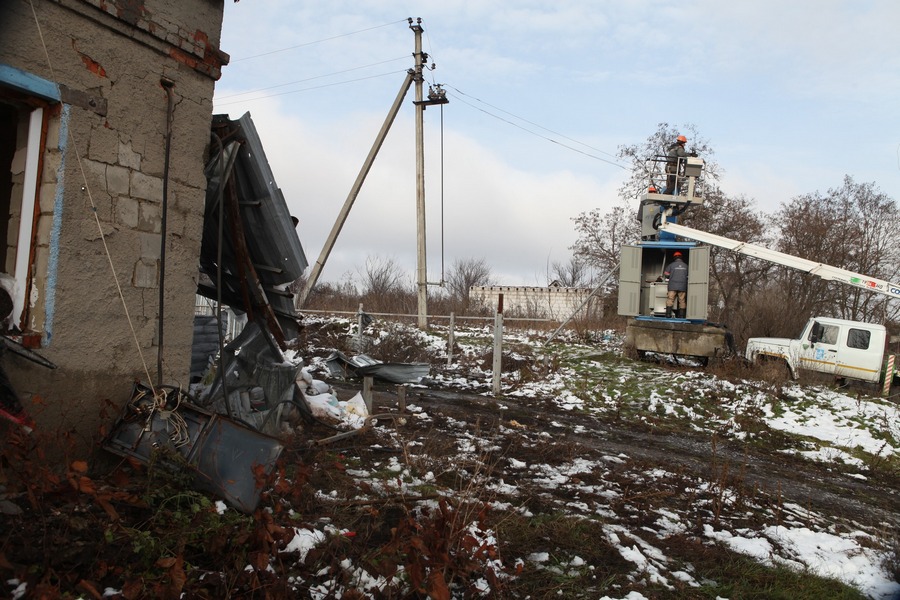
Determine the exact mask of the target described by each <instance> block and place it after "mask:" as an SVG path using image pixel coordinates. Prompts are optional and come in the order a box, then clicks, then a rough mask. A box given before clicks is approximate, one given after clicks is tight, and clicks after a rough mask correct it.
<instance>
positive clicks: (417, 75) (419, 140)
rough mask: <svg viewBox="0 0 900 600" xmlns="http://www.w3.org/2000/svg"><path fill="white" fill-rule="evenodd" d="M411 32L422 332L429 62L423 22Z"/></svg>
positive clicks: (421, 324) (425, 307) (422, 325)
mask: <svg viewBox="0 0 900 600" xmlns="http://www.w3.org/2000/svg"><path fill="white" fill-rule="evenodd" d="M409 28H410V29H412V30H413V33H414V34H415V37H416V52H415V58H416V65H415V67H414V72H413V82H415V85H416V99H415V106H416V248H417V252H416V255H417V257H418V260H417V266H416V283H417V287H418V295H419V322H418V323H419V329H426V328H427V327H428V273H427V271H428V263H427V261H426V260H425V136H424V129H425V126H424V115H425V104H424V102H423V101H422V82H423V79H424V77H423V76H422V67H423V65H424V63H425V61H426V60H427V59H428V58H427V56H426V55H424V54H423V53H422V19H421V18H418V19H416V22H415V24H413V20H412V17H410V19H409Z"/></svg>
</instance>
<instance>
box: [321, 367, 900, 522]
mask: <svg viewBox="0 0 900 600" xmlns="http://www.w3.org/2000/svg"><path fill="white" fill-rule="evenodd" d="M336 387H339V388H340V387H343V386H341V385H340V384H339V385H338V386H336ZM344 389H346V390H350V389H355V388H353V387H352V386H347V387H346V388H344ZM374 402H375V403H376V404H377V405H382V406H384V407H390V408H393V407H396V403H397V400H396V394H394V393H393V392H392V391H385V390H382V389H376V390H375V391H374ZM407 402H408V403H409V404H416V405H418V406H421V407H422V408H423V409H425V410H426V412H427V413H429V414H432V415H433V414H434V413H435V411H439V413H440V414H441V415H443V416H448V417H452V418H453V419H456V420H458V421H465V422H468V423H473V424H474V423H476V422H477V423H479V425H480V427H481V429H482V430H483V429H484V428H485V427H489V428H497V429H499V425H501V424H508V423H509V422H510V421H513V420H514V421H517V422H518V423H520V424H521V425H524V426H525V427H526V428H527V429H529V430H531V431H541V430H544V431H548V432H552V433H553V434H554V436H556V439H555V441H558V442H565V443H569V444H575V445H577V446H578V447H580V448H583V449H584V451H585V455H586V456H587V455H592V456H593V457H594V458H597V457H600V456H604V455H606V456H608V455H618V454H623V455H625V456H627V457H628V458H629V459H631V460H632V461H635V462H636V463H638V464H643V465H645V466H646V467H647V468H648V469H650V468H653V467H663V468H665V469H667V470H669V471H672V472H677V471H687V472H690V473H692V474H694V475H695V476H697V477H699V478H702V479H704V480H707V481H710V480H715V479H716V478H717V477H719V476H720V475H721V473H722V470H723V468H727V469H728V470H729V471H730V472H731V473H738V472H739V473H740V479H739V480H735V481H733V482H732V483H735V484H737V485H741V486H744V487H745V488H755V489H758V490H759V491H761V492H763V493H765V494H766V495H768V496H770V497H774V498H777V499H778V500H780V501H787V502H792V503H795V504H797V505H800V506H803V507H805V508H810V509H814V510H816V511H820V512H825V513H828V514H831V515H834V516H838V517H842V518H847V519H852V520H855V521H858V522H860V523H868V524H870V525H876V526H877V525H879V524H885V523H887V524H890V525H891V526H892V527H894V528H896V527H900V491H898V490H900V485H898V482H897V481H886V482H880V481H874V480H872V479H871V478H869V479H861V478H858V477H854V476H852V475H847V474H843V473H840V472H836V471H834V470H830V469H829V468H828V467H827V465H824V464H818V463H814V462H810V461H806V460H803V459H801V458H797V457H794V456H790V455H786V454H781V453H776V452H766V451H764V450H761V449H760V448H758V447H754V446H753V445H751V444H745V443H741V442H735V441H734V440H728V439H724V438H715V439H714V438H713V436H710V435H694V434H690V433H686V432H679V433H677V434H676V433H671V432H664V431H660V430H658V429H653V428H652V426H650V425H647V424H639V426H636V424H633V423H626V422H616V421H604V420H601V419H598V418H597V417H595V416H592V415H590V414H589V413H585V412H581V411H566V410H563V409H561V408H560V407H559V406H557V405H556V404H554V403H553V402H552V401H551V400H549V399H539V398H533V399H531V398H530V399H528V400H527V402H522V401H521V400H519V399H517V398H514V397H509V396H504V397H500V398H496V399H495V398H493V397H491V396H484V395H480V394H476V393H472V392H466V391H456V390H452V389H419V388H414V389H411V390H409V391H408V394H407ZM499 405H502V406H503V407H504V408H502V409H501V408H500V407H499ZM552 422H557V423H560V424H562V425H564V427H563V428H559V427H554V426H552V425H551V423H552Z"/></svg>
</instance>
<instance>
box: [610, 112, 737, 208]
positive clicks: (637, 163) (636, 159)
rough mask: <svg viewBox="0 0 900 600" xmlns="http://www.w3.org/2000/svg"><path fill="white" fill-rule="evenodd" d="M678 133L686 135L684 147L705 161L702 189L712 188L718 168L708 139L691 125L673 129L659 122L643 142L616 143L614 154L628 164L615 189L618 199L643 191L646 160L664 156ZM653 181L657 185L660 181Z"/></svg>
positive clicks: (716, 177)
mask: <svg viewBox="0 0 900 600" xmlns="http://www.w3.org/2000/svg"><path fill="white" fill-rule="evenodd" d="M679 135H683V136H685V137H687V139H688V150H689V151H691V152H696V153H697V156H699V157H701V158H702V159H703V160H704V161H705V163H706V165H705V168H704V170H705V174H704V180H705V181H706V189H707V190H710V189H713V188H715V187H716V185H717V182H718V180H719V177H720V173H721V172H722V169H721V168H720V167H719V165H718V163H717V162H716V161H715V158H714V155H715V152H714V151H713V148H712V146H711V145H710V143H709V141H708V140H707V139H706V138H704V137H703V136H702V135H700V133H699V131H697V128H696V127H695V126H694V125H691V124H685V125H682V126H681V128H675V127H673V126H671V125H669V124H668V123H665V122H663V123H660V124H659V125H657V127H656V131H655V132H653V133H652V134H650V136H649V137H648V138H647V140H646V141H645V142H644V143H643V144H633V145H630V146H619V151H618V153H617V155H618V157H619V158H620V159H625V160H627V161H628V162H629V163H631V176H630V177H629V178H628V179H626V180H625V182H624V183H622V186H621V187H620V188H619V197H620V198H622V199H623V200H634V199H635V198H637V197H638V196H640V195H641V194H643V193H644V192H646V191H647V188H646V185H647V161H648V160H650V159H652V158H653V157H663V156H665V155H666V152H667V150H668V148H669V146H670V145H671V144H672V143H673V142H674V141H675V138H676V137H678V136H679ZM657 184H658V185H661V184H662V182H657Z"/></svg>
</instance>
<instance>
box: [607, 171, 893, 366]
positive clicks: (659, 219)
mask: <svg viewBox="0 0 900 600" xmlns="http://www.w3.org/2000/svg"><path fill="white" fill-rule="evenodd" d="M661 159H662V157H657V158H656V159H652V160H651V161H649V164H648V168H647V173H648V174H649V176H650V181H649V182H648V188H647V189H648V192H647V193H645V194H643V195H642V196H641V199H640V209H639V212H638V219H639V220H640V221H641V241H640V242H639V243H637V244H633V245H625V246H623V247H622V248H621V266H620V270H621V274H620V286H619V314H620V315H624V316H629V317H631V318H630V319H629V321H628V324H627V326H626V333H625V339H626V345H628V346H631V347H633V348H634V349H635V350H637V352H638V354H640V355H643V354H645V353H647V352H656V353H660V354H675V355H687V356H694V357H699V358H700V359H701V360H703V361H704V362H705V361H706V360H708V358H711V357H717V356H723V355H725V354H727V353H729V352H734V347H733V340H732V338H731V335H730V334H729V333H728V331H727V329H726V328H725V327H724V326H722V325H719V324H715V323H710V322H709V321H707V305H708V296H709V246H717V247H720V248H725V249H727V250H731V251H733V252H737V253H740V254H744V255H747V256H752V257H754V258H759V259H761V260H766V261H769V262H772V263H775V264H778V265H783V266H786V267H791V268H794V269H797V270H800V271H803V272H805V273H810V274H812V275H816V276H818V277H820V278H822V279H825V280H828V281H839V282H842V283H845V284H847V285H852V286H855V287H860V288H863V289H866V290H869V291H872V292H876V293H881V294H884V295H887V296H888V297H891V298H900V284H896V283H892V282H890V281H884V280H881V279H877V278H873V277H869V276H868V275H865V274H862V273H854V272H852V271H848V270H846V269H841V268H839V267H834V266H831V265H826V264H823V263H818V262H815V261H812V260H808V259H804V258H800V257H797V256H792V255H790V254H786V253H783V252H777V251H775V250H771V249H769V248H765V247H763V246H757V245H754V244H748V243H745V242H740V241H737V240H732V239H729V238H726V237H723V236H719V235H716V234H712V233H708V232H705V231H701V230H697V229H692V228H690V227H685V226H684V225H680V224H678V222H677V216H678V215H679V214H681V213H682V212H684V211H685V210H687V209H689V208H691V207H692V206H702V205H703V203H704V199H703V195H702V175H703V167H704V164H703V161H702V159H699V158H692V157H688V158H687V159H682V160H683V164H680V165H679V169H678V178H679V182H678V183H679V185H678V186H677V187H676V189H675V190H674V192H675V193H674V194H660V193H658V192H657V191H656V190H657V189H659V188H658V187H656V185H655V179H654V177H662V175H661V173H662V170H663V168H662V167H663V166H662V165H661V164H660V163H661V162H662V160H661ZM667 191H673V190H667ZM684 240H687V241H684ZM676 250H677V251H680V252H681V253H682V254H683V255H686V256H687V262H688V268H689V272H688V292H687V307H686V311H685V312H684V314H683V318H670V317H667V316H666V306H665V304H666V282H665V281H664V277H663V275H664V271H665V266H666V265H667V264H668V262H669V260H670V259H671V256H672V254H673V253H674V252H675V251H676ZM887 343H888V337H887V332H886V330H885V328H884V326H883V325H877V324H871V323H861V322H857V321H848V320H844V319H833V318H828V317H815V318H812V319H810V320H809V322H808V323H807V324H806V326H805V327H804V329H803V331H802V334H801V336H800V337H799V338H798V339H795V340H790V339H781V338H751V339H750V340H749V341H748V343H747V348H746V351H745V357H746V358H747V359H749V360H751V361H754V362H755V361H758V360H760V359H777V360H782V361H784V362H785V363H786V364H787V366H788V368H789V369H790V372H791V375H792V376H793V377H797V375H798V372H799V371H800V370H802V369H806V370H813V371H818V372H822V373H829V374H834V375H835V376H836V377H841V378H849V379H857V380H861V381H867V382H872V383H877V382H878V381H879V380H880V379H881V376H882V373H884V372H888V373H889V375H888V376H886V380H888V381H889V380H890V379H892V378H893V377H894V376H895V374H896V370H895V368H894V367H893V366H892V364H891V363H889V364H891V366H890V367H889V370H887V371H886V370H885V369H884V368H883V364H884V357H885V354H886V350H887Z"/></svg>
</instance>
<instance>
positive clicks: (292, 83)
mask: <svg viewBox="0 0 900 600" xmlns="http://www.w3.org/2000/svg"><path fill="white" fill-rule="evenodd" d="M408 58H409V57H408V56H400V57H397V58H389V59H387V60H382V61H379V62H375V63H370V64H368V65H362V66H360V67H353V68H351V69H344V70H343V71H335V72H333V73H326V74H324V75H316V76H315V77H307V78H306V79H298V80H297V81H289V82H288V83H279V84H278V85H270V86H268V87H264V88H257V89H255V90H247V91H246V92H238V93H237V94H228V95H227V96H219V98H218V99H219V100H227V99H229V98H237V97H238V96H247V95H249V94H256V93H258V92H265V91H266V90H274V89H275V88H280V87H285V86H288V85H294V84H297V83H305V82H307V81H314V80H316V79H324V78H325V77H333V76H334V75H340V74H342V73H349V72H351V71H359V70H360V69H368V68H369V67H377V66H378V65H383V64H386V63H389V62H394V61H398V60H406V59H408Z"/></svg>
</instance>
